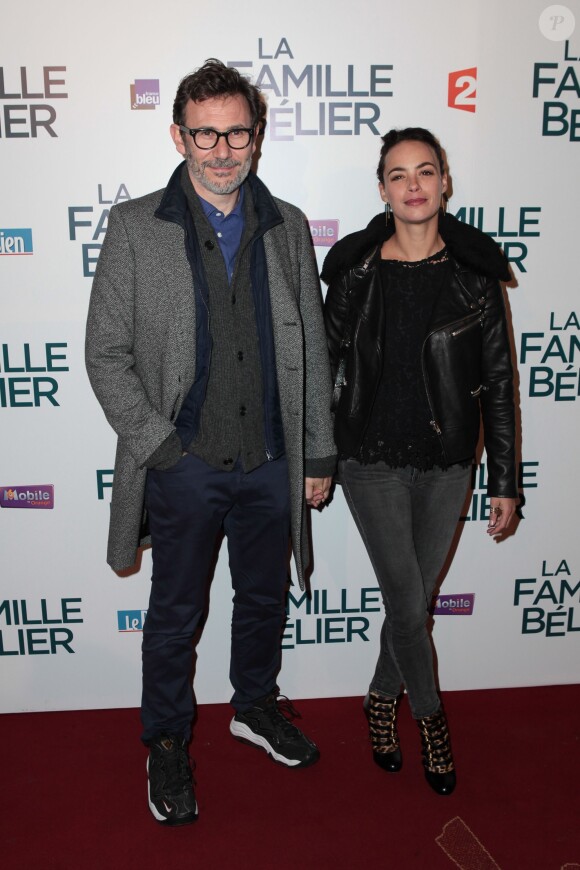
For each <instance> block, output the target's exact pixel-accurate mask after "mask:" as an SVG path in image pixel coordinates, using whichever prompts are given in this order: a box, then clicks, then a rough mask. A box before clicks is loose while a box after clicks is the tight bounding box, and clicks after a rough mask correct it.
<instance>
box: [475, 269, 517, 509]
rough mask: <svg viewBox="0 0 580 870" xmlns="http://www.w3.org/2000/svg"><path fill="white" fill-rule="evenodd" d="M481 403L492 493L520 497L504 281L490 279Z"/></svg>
mask: <svg viewBox="0 0 580 870" xmlns="http://www.w3.org/2000/svg"><path fill="white" fill-rule="evenodd" d="M485 284H486V292H485V296H486V304H485V313H484V321H483V342H482V359H481V372H482V391H481V395H480V406H481V412H482V419H483V435H484V443H485V450H486V454H487V466H488V486H487V491H488V495H490V496H495V497H505V498H516V497H517V494H518V493H517V482H516V467H515V407H514V389H513V370H512V363H511V351H510V340H509V333H508V326H507V321H506V313H505V303H504V299H503V293H502V289H501V286H500V284H499V283H498V282H497V281H496V280H493V279H491V278H489V279H486V281H485Z"/></svg>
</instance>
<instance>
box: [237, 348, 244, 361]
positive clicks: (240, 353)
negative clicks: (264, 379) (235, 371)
mask: <svg viewBox="0 0 580 870" xmlns="http://www.w3.org/2000/svg"><path fill="white" fill-rule="evenodd" d="M243 358H244V354H243V351H241V350H239V351H238V359H239V361H240V362H241V361H242V360H243Z"/></svg>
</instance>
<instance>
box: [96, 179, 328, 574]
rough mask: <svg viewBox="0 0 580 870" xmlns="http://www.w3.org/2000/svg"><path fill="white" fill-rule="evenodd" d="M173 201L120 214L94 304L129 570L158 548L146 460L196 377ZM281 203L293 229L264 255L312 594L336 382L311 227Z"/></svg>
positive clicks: (301, 554) (116, 551)
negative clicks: (148, 524)
mask: <svg viewBox="0 0 580 870" xmlns="http://www.w3.org/2000/svg"><path fill="white" fill-rule="evenodd" d="M162 195H163V191H162V190H161V191H157V192H156V193H152V194H149V195H148V196H144V197H141V198H139V199H134V200H130V201H128V202H124V203H121V204H119V205H116V206H113V208H112V209H111V212H110V215H109V224H108V229H107V233H106V236H105V240H104V243H103V247H102V250H101V254H100V257H99V261H98V264H97V268H96V272H95V278H94V282H93V288H92V293H91V300H90V305H89V314H88V322H87V333H86V363H87V371H88V374H89V378H90V382H91V385H92V387H93V389H94V391H95V394H96V396H97V399H98V400H99V402H100V404H101V406H102V408H103V410H104V412H105V415H106V417H107V420H108V421H109V423H110V424H111V426H112V427H113V429H114V430H115V432H116V433H117V435H118V442H117V453H116V459H115V476H114V481H113V493H112V501H111V517H110V527H109V543H108V552H107V561H108V563H109V564H110V565H111V567H112V568H114V569H115V570H117V571H119V570H122V569H125V568H129V567H131V566H132V565H133V564H134V563H135V560H136V558H137V549H138V547H139V546H140V545H143V544H146V543H149V539H148V538H147V537H146V536H144V525H143V520H144V492H145V478H146V474H147V470H146V468H145V466H144V463H145V462H146V461H147V460H148V458H149V457H150V456H151V454H152V453H153V452H154V451H155V450H156V448H157V447H159V446H160V444H161V443H162V442H163V441H164V440H165V439H166V438H167V437H168V436H169V435H170V434H171V433H172V432H173V431H174V426H173V423H172V422H171V420H175V418H176V416H177V414H178V413H179V409H180V407H181V403H182V402H183V399H184V397H185V396H186V395H187V393H188V391H189V388H190V386H191V384H192V383H193V380H194V377H195V337H196V315H195V294H194V292H193V278H192V271H191V268H190V265H189V263H188V260H187V256H186V252H185V246H184V235H183V232H184V231H183V229H182V227H181V226H179V224H177V223H172V222H168V221H164V220H160V219H159V218H157V217H155V214H154V213H155V211H156V209H157V207H158V206H159V204H160V201H161V198H162ZM274 202H275V203H276V206H277V207H278V209H279V211H280V213H281V215H282V218H283V222H282V223H280V224H279V225H278V226H275V227H273V228H271V229H270V230H268V231H267V232H266V233H265V235H264V248H265V252H266V262H267V268H268V280H269V288H270V297H271V306H272V325H273V334H274V345H275V353H276V372H277V377H278V387H279V394H280V404H281V411H282V423H283V428H284V438H285V445H286V455H287V459H288V466H289V474H290V497H291V517H292V519H291V536H292V548H293V552H294V558H295V562H296V569H297V575H298V579H299V582H300V585H301V586H302V585H303V577H304V571H305V569H306V568H307V566H308V552H309V548H308V541H307V535H306V507H305V501H304V460H305V457H306V458H307V459H308V460H309V461H312V460H317V459H320V460H328V458H329V457H332V456H333V455H334V453H335V447H334V442H333V437H332V420H331V415H330V398H331V379H330V371H329V364H328V354H327V349H326V340H325V334H324V326H323V322H322V313H321V299H320V285H319V282H318V275H317V270H316V264H315V258H314V254H313V249H312V242H311V240H310V236H309V233H308V229H307V225H306V221H305V218H304V215H303V214H302V212H300V211H299V210H298V209H297V208H295V207H294V206H292V205H289V204H288V203H286V202H283V201H282V200H279V199H274ZM324 464H325V463H324V461H322V463H321V467H322V466H324ZM326 465H328V462H326ZM325 473H327V474H328V473H330V472H329V471H326V472H325ZM311 474H312V472H311ZM320 474H321V475H322V471H321V472H320ZM312 476H318V475H314V474H313V475H312Z"/></svg>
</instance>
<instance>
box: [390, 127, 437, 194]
mask: <svg viewBox="0 0 580 870" xmlns="http://www.w3.org/2000/svg"><path fill="white" fill-rule="evenodd" d="M381 138H382V141H383V147H382V148H381V156H380V159H379V165H378V168H377V177H378V179H379V181H380V182H381V184H383V182H384V179H383V175H384V172H385V160H386V157H387V154H388V152H389V151H390V150H391V148H394V146H395V145H398V144H399V142H424V143H425V145H429V147H430V148H432V149H433V151H434V152H435V155H436V157H437V160H438V162H439V169H440V170H441V175H443V173H444V172H445V164H444V161H443V152H442V150H441V145H440V144H439V140H438V139H436V138H435V136H434V135H433V133H431V132H430V131H429V130H425V128H424V127H406V128H405V129H404V130H389V132H388V133H386V134H385V135H384V136H382V137H381Z"/></svg>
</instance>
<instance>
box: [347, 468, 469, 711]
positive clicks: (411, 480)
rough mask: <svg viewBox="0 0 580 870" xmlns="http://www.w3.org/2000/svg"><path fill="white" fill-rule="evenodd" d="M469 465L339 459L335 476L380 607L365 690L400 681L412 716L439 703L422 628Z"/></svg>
mask: <svg viewBox="0 0 580 870" xmlns="http://www.w3.org/2000/svg"><path fill="white" fill-rule="evenodd" d="M469 476H470V469H469V468H462V467H461V466H459V465H453V466H451V467H450V468H448V469H447V470H446V471H443V470H441V469H439V468H434V469H433V470H431V471H419V470H418V469H416V468H412V467H411V466H410V465H408V466H406V467H405V468H391V467H390V466H388V465H386V464H385V463H384V462H377V463H376V464H372V465H362V464H361V463H360V462H358V461H357V460H355V459H348V460H343V461H341V463H340V480H341V483H342V486H343V490H344V495H345V498H346V500H347V503H348V506H349V508H350V510H351V513H352V515H353V518H354V520H355V522H356V524H357V527H358V529H359V531H360V533H361V536H362V539H363V541H364V544H365V546H366V549H367V552H368V554H369V557H370V560H371V562H372V565H373V568H374V570H375V574H376V576H377V580H378V582H379V586H380V589H381V593H382V596H383V602H384V606H385V620H384V623H383V627H382V630H381V648H380V653H379V658H378V662H377V667H376V670H375V675H374V677H373V679H372V682H371V685H370V688H371V691H375V692H379V693H380V694H381V695H387V696H388V697H390V698H396V697H397V695H399V693H400V691H401V683H403V684H404V686H405V688H406V690H407V694H408V696H409V704H410V706H411V712H412V714H413V716H414V718H415V719H420V718H422V717H424V716H431V715H432V714H433V713H436V712H437V710H438V709H439V706H440V701H439V696H438V694H437V689H436V686H435V676H434V671H433V655H432V650H431V642H430V638H429V633H428V630H427V620H428V617H429V608H430V606H431V598H432V596H433V592H434V589H435V584H436V583H437V579H438V577H439V573H440V571H441V569H442V567H443V563H444V561H445V557H446V556H447V553H448V552H449V547H450V546H451V541H452V539H453V534H454V532H455V529H456V527H457V522H458V520H459V516H460V511H461V507H462V505H463V501H464V499H465V495H466V492H467V485H468V482H469Z"/></svg>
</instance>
